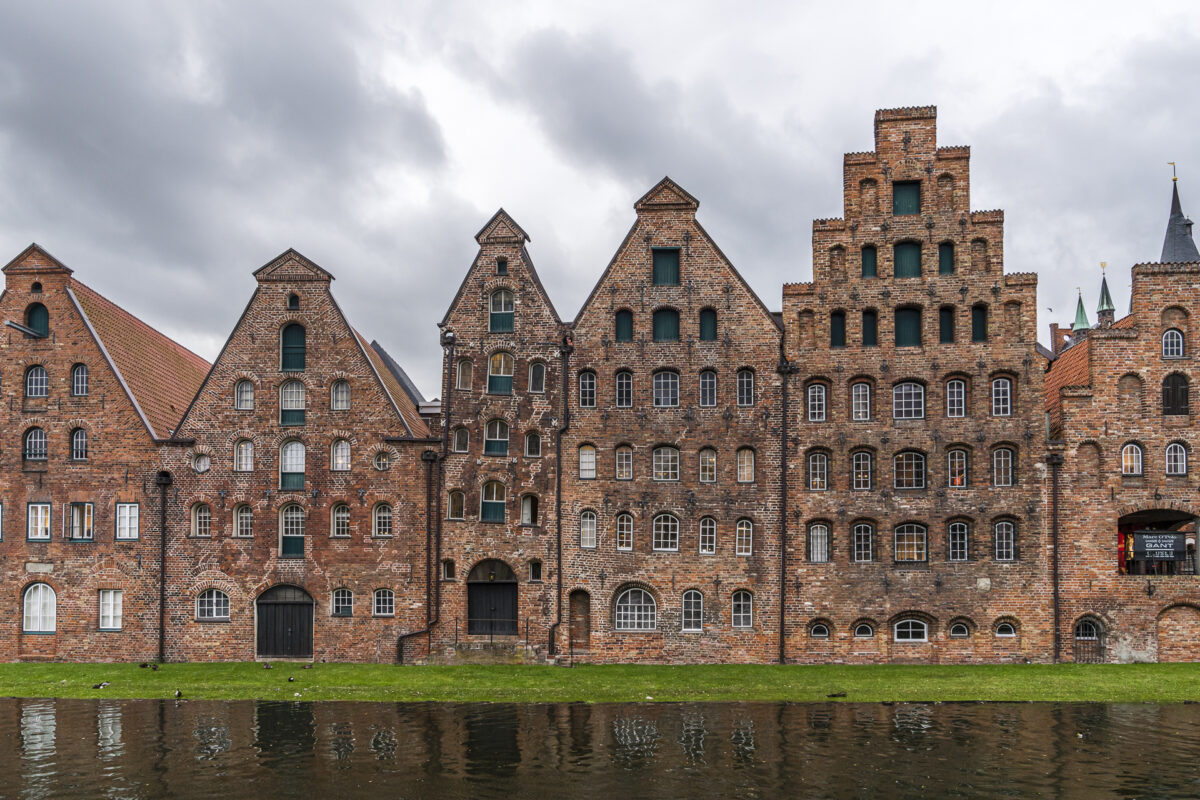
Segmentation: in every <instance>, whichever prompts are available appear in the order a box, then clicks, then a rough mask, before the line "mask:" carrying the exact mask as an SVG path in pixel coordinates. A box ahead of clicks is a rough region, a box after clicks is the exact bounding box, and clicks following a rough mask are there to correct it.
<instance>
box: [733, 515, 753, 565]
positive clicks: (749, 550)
mask: <svg viewBox="0 0 1200 800" xmlns="http://www.w3.org/2000/svg"><path fill="white" fill-rule="evenodd" d="M734 552H735V553H736V554H737V555H739V556H749V555H754V523H753V522H751V521H750V520H748V519H739V520H738V523H737V538H736V539H735V540H734Z"/></svg>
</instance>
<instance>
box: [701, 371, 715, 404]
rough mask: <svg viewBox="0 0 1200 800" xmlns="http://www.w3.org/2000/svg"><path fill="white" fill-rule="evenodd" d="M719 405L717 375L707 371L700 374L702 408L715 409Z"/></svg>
mask: <svg viewBox="0 0 1200 800" xmlns="http://www.w3.org/2000/svg"><path fill="white" fill-rule="evenodd" d="M716 405H717V373H715V372H712V371H711V370H705V371H704V372H701V373H700V407H701V408H713V407H715V406H716Z"/></svg>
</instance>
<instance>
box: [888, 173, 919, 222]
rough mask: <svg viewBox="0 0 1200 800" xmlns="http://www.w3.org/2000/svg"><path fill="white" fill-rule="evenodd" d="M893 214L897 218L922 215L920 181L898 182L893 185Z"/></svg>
mask: <svg viewBox="0 0 1200 800" xmlns="http://www.w3.org/2000/svg"><path fill="white" fill-rule="evenodd" d="M892 213H893V214H894V215H896V216H902V215H907V214H920V213H921V182H920V181H897V182H895V183H893V184H892Z"/></svg>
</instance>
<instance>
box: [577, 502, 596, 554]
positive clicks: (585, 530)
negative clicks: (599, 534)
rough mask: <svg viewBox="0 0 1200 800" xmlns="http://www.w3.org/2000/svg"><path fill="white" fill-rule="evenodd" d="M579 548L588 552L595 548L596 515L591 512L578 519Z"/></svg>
mask: <svg viewBox="0 0 1200 800" xmlns="http://www.w3.org/2000/svg"><path fill="white" fill-rule="evenodd" d="M579 546H580V547H586V548H588V549H589V550H590V549H593V548H594V547H595V546H596V515H595V514H594V513H592V512H591V511H585V512H583V514H581V515H580V517H579Z"/></svg>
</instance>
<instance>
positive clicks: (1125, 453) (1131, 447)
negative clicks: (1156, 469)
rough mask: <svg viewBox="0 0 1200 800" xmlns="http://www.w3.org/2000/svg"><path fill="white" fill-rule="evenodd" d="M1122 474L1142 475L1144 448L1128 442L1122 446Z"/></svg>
mask: <svg viewBox="0 0 1200 800" xmlns="http://www.w3.org/2000/svg"><path fill="white" fill-rule="evenodd" d="M1121 474H1122V475H1130V476H1136V477H1141V475H1142V448H1141V447H1140V446H1138V445H1136V444H1132V443H1131V444H1127V445H1125V446H1124V447H1122V448H1121Z"/></svg>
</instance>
